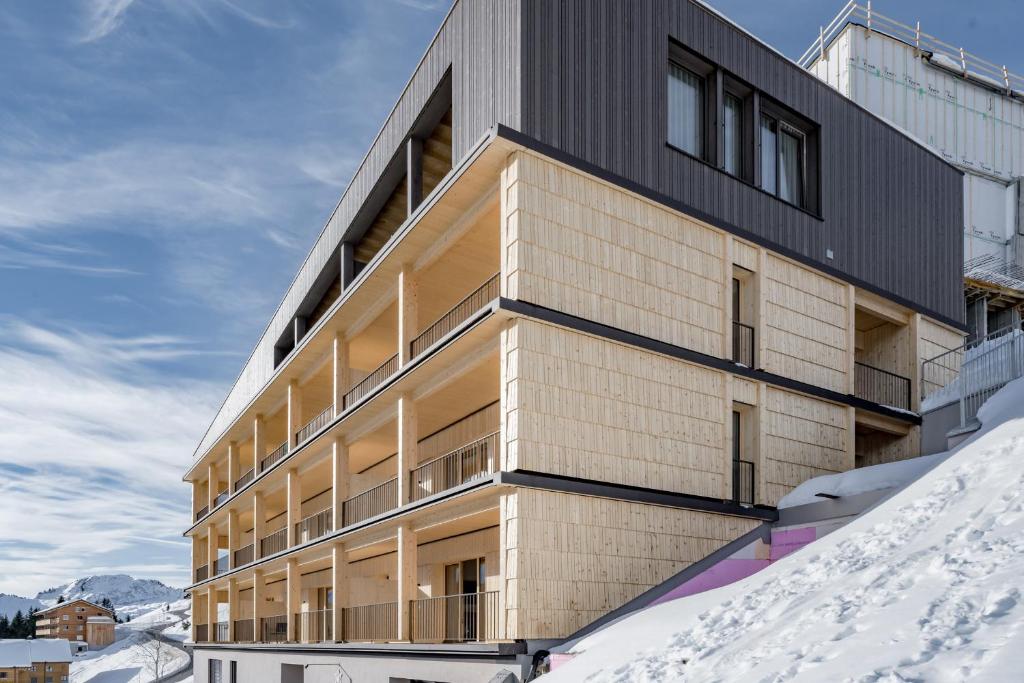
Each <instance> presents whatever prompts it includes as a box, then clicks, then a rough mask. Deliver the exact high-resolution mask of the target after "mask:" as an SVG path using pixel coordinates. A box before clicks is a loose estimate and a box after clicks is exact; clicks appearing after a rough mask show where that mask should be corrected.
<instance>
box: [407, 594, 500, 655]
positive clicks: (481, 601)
mask: <svg viewBox="0 0 1024 683" xmlns="http://www.w3.org/2000/svg"><path fill="white" fill-rule="evenodd" d="M410 613H411V614H410V620H411V621H412V638H413V640H415V641H419V642H434V643H464V642H472V641H488V640H497V638H498V624H499V621H500V617H501V610H500V609H499V607H498V591H488V592H485V593H464V594H462V595H445V596H442V597H437V598H426V599H424V600H413V601H412V602H411V604H410Z"/></svg>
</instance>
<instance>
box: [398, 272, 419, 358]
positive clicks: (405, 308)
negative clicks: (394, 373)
mask: <svg viewBox="0 0 1024 683" xmlns="http://www.w3.org/2000/svg"><path fill="white" fill-rule="evenodd" d="M416 299H417V293H416V276H415V274H414V273H413V269H412V265H410V264H406V265H404V266H402V271H401V272H400V273H399V274H398V367H404V366H405V365H407V364H408V363H409V360H410V352H411V349H410V343H411V342H412V340H413V339H414V338H415V336H416V325H417V322H416V309H417V305H416Z"/></svg>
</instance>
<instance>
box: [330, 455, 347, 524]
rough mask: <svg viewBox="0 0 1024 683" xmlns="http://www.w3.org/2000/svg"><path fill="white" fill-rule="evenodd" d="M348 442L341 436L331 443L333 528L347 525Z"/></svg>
mask: <svg viewBox="0 0 1024 683" xmlns="http://www.w3.org/2000/svg"><path fill="white" fill-rule="evenodd" d="M348 480H349V473H348V444H346V443H345V441H344V440H343V439H342V437H340V436H336V437H334V443H332V444H331V506H332V508H331V509H332V516H333V519H332V522H333V527H332V528H333V529H334V530H335V531H337V530H338V529H341V528H343V527H344V526H345V500H346V499H347V498H348Z"/></svg>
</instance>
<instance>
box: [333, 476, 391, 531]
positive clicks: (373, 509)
mask: <svg viewBox="0 0 1024 683" xmlns="http://www.w3.org/2000/svg"><path fill="white" fill-rule="evenodd" d="M397 507H398V478H397V477H396V478H394V479H389V480H387V481H386V482H384V483H383V484H378V485H377V486H374V487H373V488H372V489H369V490H368V491H363V492H362V493H360V494H359V495H357V496H353V497H351V498H349V499H348V500H346V501H345V504H344V507H343V508H342V517H343V519H344V523H345V526H350V525H352V524H358V523H359V522H362V521H363V520H366V519H370V518H371V517H376V516H377V515H382V514H384V513H385V512H388V511H389V510H394V509H395V508H397Z"/></svg>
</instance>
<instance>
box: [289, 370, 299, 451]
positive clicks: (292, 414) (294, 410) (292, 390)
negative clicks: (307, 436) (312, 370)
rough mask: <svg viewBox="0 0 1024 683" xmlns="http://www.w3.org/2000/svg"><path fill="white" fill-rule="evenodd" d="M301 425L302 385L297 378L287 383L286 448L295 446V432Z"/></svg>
mask: <svg viewBox="0 0 1024 683" xmlns="http://www.w3.org/2000/svg"><path fill="white" fill-rule="evenodd" d="M301 427H302V387H300V386H299V380H297V379H293V380H292V381H291V382H289V383H288V450H291V449H293V448H295V445H296V444H295V433H296V432H298V431H299V429H300V428H301Z"/></svg>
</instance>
